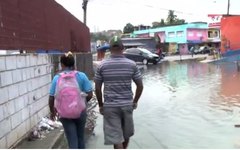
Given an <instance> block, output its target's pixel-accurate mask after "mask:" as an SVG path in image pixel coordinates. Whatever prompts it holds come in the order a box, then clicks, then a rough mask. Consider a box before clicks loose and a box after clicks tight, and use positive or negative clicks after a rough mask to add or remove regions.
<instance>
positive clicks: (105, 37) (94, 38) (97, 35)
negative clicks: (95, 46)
mask: <svg viewBox="0 0 240 150" xmlns="http://www.w3.org/2000/svg"><path fill="white" fill-rule="evenodd" d="M90 36H91V41H97V40H101V41H109V39H110V37H109V36H108V35H106V34H104V33H102V32H98V33H91V34H90Z"/></svg>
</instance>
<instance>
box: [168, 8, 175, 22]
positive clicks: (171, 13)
mask: <svg viewBox="0 0 240 150" xmlns="http://www.w3.org/2000/svg"><path fill="white" fill-rule="evenodd" d="M176 18H177V15H174V11H173V10H169V12H168V17H167V24H169V25H172V24H174V23H175V20H176Z"/></svg>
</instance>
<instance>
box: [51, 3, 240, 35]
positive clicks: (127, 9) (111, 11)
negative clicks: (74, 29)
mask: <svg viewBox="0 0 240 150" xmlns="http://www.w3.org/2000/svg"><path fill="white" fill-rule="evenodd" d="M55 1H56V2H58V3H59V4H60V5H62V6H63V7H64V8H65V9H67V10H68V11H69V12H70V13H72V14H73V15H74V16H75V17H76V18H78V19H79V20H80V21H82V22H83V10H82V1H83V0H55ZM227 3H228V0H89V2H88V5H87V26H88V27H89V29H90V32H100V31H104V30H123V28H124V26H125V25H126V24H127V23H131V24H132V25H134V26H137V25H140V24H143V25H149V26H152V22H155V21H157V22H160V20H161V19H166V18H167V14H168V10H174V11H175V14H176V15H177V16H178V18H180V19H185V20H186V21H187V22H194V21H206V22H208V21H209V17H207V15H208V14H226V13H227ZM239 6H240V0H230V11H229V12H230V14H240V9H239Z"/></svg>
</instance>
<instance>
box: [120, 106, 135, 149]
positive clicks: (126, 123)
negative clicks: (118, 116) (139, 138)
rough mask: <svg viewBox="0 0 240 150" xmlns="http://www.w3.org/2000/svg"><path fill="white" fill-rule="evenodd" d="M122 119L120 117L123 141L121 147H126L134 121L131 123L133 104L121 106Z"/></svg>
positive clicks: (131, 134) (132, 132) (132, 130)
mask: <svg viewBox="0 0 240 150" xmlns="http://www.w3.org/2000/svg"><path fill="white" fill-rule="evenodd" d="M122 112H123V119H122V129H123V136H124V142H123V143H122V144H123V148H124V149H127V147H128V143H129V139H130V137H131V136H133V134H134V123H133V106H126V107H122Z"/></svg>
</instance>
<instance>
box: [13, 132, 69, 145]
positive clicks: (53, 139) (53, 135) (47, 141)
mask: <svg viewBox="0 0 240 150" xmlns="http://www.w3.org/2000/svg"><path fill="white" fill-rule="evenodd" d="M44 136H45V137H44V138H42V139H36V140H34V141H28V139H24V140H23V141H22V142H20V144H19V145H17V146H16V147H15V148H16V149H59V148H64V146H65V145H64V144H65V142H64V140H65V138H64V131H63V128H62V127H61V128H58V129H54V130H52V131H49V133H47V134H45V135H44Z"/></svg>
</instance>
